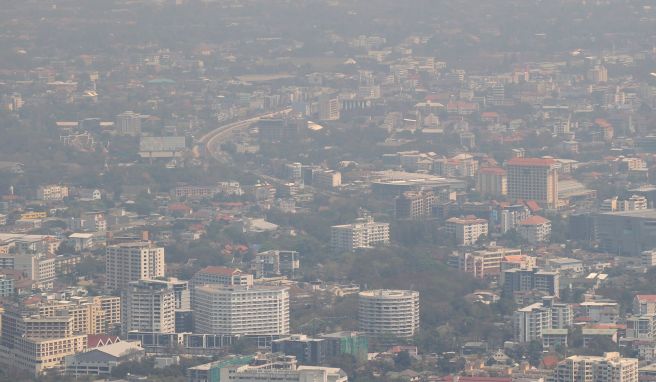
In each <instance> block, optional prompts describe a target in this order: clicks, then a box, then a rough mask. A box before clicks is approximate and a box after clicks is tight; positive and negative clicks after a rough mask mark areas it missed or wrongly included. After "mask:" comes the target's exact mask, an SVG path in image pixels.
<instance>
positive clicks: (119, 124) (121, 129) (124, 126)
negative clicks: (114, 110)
mask: <svg viewBox="0 0 656 382" xmlns="http://www.w3.org/2000/svg"><path fill="white" fill-rule="evenodd" d="M116 132H117V133H118V134H121V135H139V134H141V115H140V114H138V113H135V112H133V111H126V112H123V113H121V114H119V115H117V116H116Z"/></svg>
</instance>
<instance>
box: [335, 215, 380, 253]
mask: <svg viewBox="0 0 656 382" xmlns="http://www.w3.org/2000/svg"><path fill="white" fill-rule="evenodd" d="M389 242H390V229H389V223H377V222H375V221H374V220H373V219H372V218H365V219H358V221H357V222H355V223H353V224H344V225H336V226H332V227H331V239H330V244H331V247H332V249H333V251H334V252H352V251H353V250H355V249H360V248H371V247H374V246H376V245H388V244H389Z"/></svg>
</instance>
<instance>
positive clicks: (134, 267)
mask: <svg viewBox="0 0 656 382" xmlns="http://www.w3.org/2000/svg"><path fill="white" fill-rule="evenodd" d="M105 265H106V272H107V287H108V288H109V289H123V288H125V287H127V285H128V283H130V282H132V281H139V280H143V279H154V278H157V277H164V273H165V263H164V248H163V247H157V246H155V245H154V244H152V243H150V242H131V243H121V244H115V245H109V246H107V249H106V251H105Z"/></svg>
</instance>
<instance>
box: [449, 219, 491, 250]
mask: <svg viewBox="0 0 656 382" xmlns="http://www.w3.org/2000/svg"><path fill="white" fill-rule="evenodd" d="M445 229H446V233H447V234H448V235H452V236H453V237H455V238H456V243H457V244H458V245H473V244H475V243H476V241H477V240H478V239H479V238H480V237H481V236H484V237H487V234H488V231H487V229H488V227H487V220H485V219H479V218H476V217H475V216H467V217H464V218H455V217H454V218H450V219H447V221H446V226H445Z"/></svg>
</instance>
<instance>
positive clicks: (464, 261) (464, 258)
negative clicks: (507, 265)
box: [448, 245, 522, 278]
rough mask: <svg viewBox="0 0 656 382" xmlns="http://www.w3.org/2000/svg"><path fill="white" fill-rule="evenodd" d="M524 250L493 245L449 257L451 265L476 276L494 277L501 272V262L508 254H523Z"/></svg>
mask: <svg viewBox="0 0 656 382" xmlns="http://www.w3.org/2000/svg"><path fill="white" fill-rule="evenodd" d="M521 254H522V251H521V250H520V249H515V248H505V247H497V246H495V245H491V246H489V247H487V248H486V249H482V250H477V251H472V252H464V253H454V254H452V255H451V256H450V257H449V261H448V263H449V265H450V266H452V267H454V268H457V269H458V270H460V271H462V272H466V273H469V274H471V275H472V276H474V277H476V278H485V277H494V276H499V275H500V274H501V263H502V262H503V260H504V258H506V257H507V256H521Z"/></svg>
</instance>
